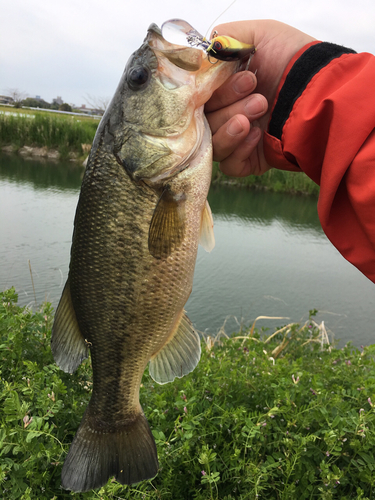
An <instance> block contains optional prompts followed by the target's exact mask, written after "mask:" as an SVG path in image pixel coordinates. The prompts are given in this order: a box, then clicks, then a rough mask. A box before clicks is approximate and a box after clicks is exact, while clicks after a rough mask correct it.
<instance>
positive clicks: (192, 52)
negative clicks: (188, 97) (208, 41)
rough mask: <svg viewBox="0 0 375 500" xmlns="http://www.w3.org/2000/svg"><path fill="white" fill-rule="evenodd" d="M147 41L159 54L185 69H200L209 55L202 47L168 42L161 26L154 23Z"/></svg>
mask: <svg viewBox="0 0 375 500" xmlns="http://www.w3.org/2000/svg"><path fill="white" fill-rule="evenodd" d="M146 41H147V42H148V44H149V46H150V47H151V48H152V50H153V51H154V52H155V55H156V56H157V55H158V54H159V55H162V56H164V57H166V58H167V59H168V60H169V61H171V62H172V63H173V64H174V65H175V66H177V67H179V68H181V69H184V70H185V71H198V70H199V69H201V67H202V63H203V61H204V60H205V59H207V56H206V54H205V53H204V52H202V51H201V50H200V49H194V48H189V47H182V46H181V45H175V44H173V43H170V42H168V41H167V40H165V38H163V35H162V33H161V30H160V28H159V26H157V25H156V24H155V23H152V24H151V25H150V26H149V28H148V31H147V37H146Z"/></svg>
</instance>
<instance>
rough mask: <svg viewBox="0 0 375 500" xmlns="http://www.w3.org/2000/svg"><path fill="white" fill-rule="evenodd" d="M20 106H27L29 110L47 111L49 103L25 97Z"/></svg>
mask: <svg viewBox="0 0 375 500" xmlns="http://www.w3.org/2000/svg"><path fill="white" fill-rule="evenodd" d="M22 106H27V107H29V108H44V109H49V108H50V107H51V105H50V103H49V102H47V101H45V100H44V99H35V98H33V97H27V98H26V99H24V100H23V101H22Z"/></svg>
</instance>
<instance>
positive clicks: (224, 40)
mask: <svg viewBox="0 0 375 500" xmlns="http://www.w3.org/2000/svg"><path fill="white" fill-rule="evenodd" d="M161 32H162V35H163V38H164V39H165V40H167V41H168V42H170V43H173V44H177V45H183V46H184V47H193V48H197V49H200V50H203V51H205V52H206V53H207V55H208V58H210V56H212V57H214V58H215V59H219V60H220V61H239V60H241V59H245V58H247V57H249V61H248V63H247V67H248V65H249V64H250V60H251V57H252V56H253V55H254V53H255V51H256V48H255V45H253V44H247V43H243V42H240V41H239V40H236V39H235V38H232V37H230V36H226V35H219V34H218V33H217V32H216V31H214V33H213V37H212V40H207V38H205V37H204V36H202V35H201V34H200V33H199V32H198V31H197V30H196V29H194V28H193V27H192V26H191V25H190V24H189V23H188V22H186V21H183V20H182V19H171V20H169V21H166V22H165V23H164V24H163V25H162V27H161ZM213 64H215V63H213Z"/></svg>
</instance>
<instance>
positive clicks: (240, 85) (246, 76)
mask: <svg viewBox="0 0 375 500" xmlns="http://www.w3.org/2000/svg"><path fill="white" fill-rule="evenodd" d="M254 83H255V82H254V78H253V75H252V74H251V73H250V71H243V72H242V73H240V74H239V76H238V78H237V80H236V81H235V82H234V83H233V88H234V90H235V91H236V92H238V93H239V94H243V93H244V92H248V91H251V90H253V88H254Z"/></svg>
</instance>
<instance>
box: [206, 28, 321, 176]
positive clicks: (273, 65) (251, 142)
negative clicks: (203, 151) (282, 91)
mask: <svg viewBox="0 0 375 500" xmlns="http://www.w3.org/2000/svg"><path fill="white" fill-rule="evenodd" d="M215 30H216V31H217V32H218V33H219V35H228V36H231V37H233V38H236V39H237V40H240V41H241V42H245V43H253V44H254V45H255V47H256V49H257V51H256V52H255V55H254V57H253V59H252V61H251V64H250V68H251V70H253V71H255V69H256V70H257V76H256V77H255V75H254V74H253V73H252V72H251V71H243V72H240V73H236V74H235V75H233V76H232V77H230V78H229V79H228V80H227V81H226V82H225V83H224V84H223V85H222V86H221V87H220V88H218V89H217V90H216V91H215V92H214V94H213V95H212V97H211V99H210V100H209V101H208V102H207V103H206V106H205V113H206V116H207V119H208V122H209V124H210V127H211V130H212V134H213V137H212V142H213V150H214V160H215V161H219V162H220V169H221V170H222V172H223V173H225V174H227V175H231V176H236V177H243V176H246V175H250V174H255V175H261V174H263V173H265V172H266V171H267V170H269V169H270V168H271V167H272V165H268V163H267V162H266V160H265V157H264V152H263V132H264V131H265V130H266V128H267V124H268V122H269V119H270V114H271V108H272V105H273V102H274V100H275V97H276V91H277V87H278V85H279V83H280V80H281V77H282V75H283V73H284V71H285V68H286V67H287V65H288V63H289V61H290V60H291V59H292V57H293V56H294V55H295V54H296V53H297V52H298V51H299V50H300V49H301V48H302V47H303V46H304V45H306V44H308V43H310V42H312V41H314V40H315V39H314V38H313V37H311V36H309V35H307V34H305V33H302V32H301V31H299V30H297V29H295V28H293V27H291V26H288V25H287V24H284V23H280V22H278V21H271V20H261V21H238V22H233V23H227V24H221V25H219V26H217V27H216V28H215ZM255 87H256V89H257V92H259V93H256V94H252V92H253V91H254V89H255Z"/></svg>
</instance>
